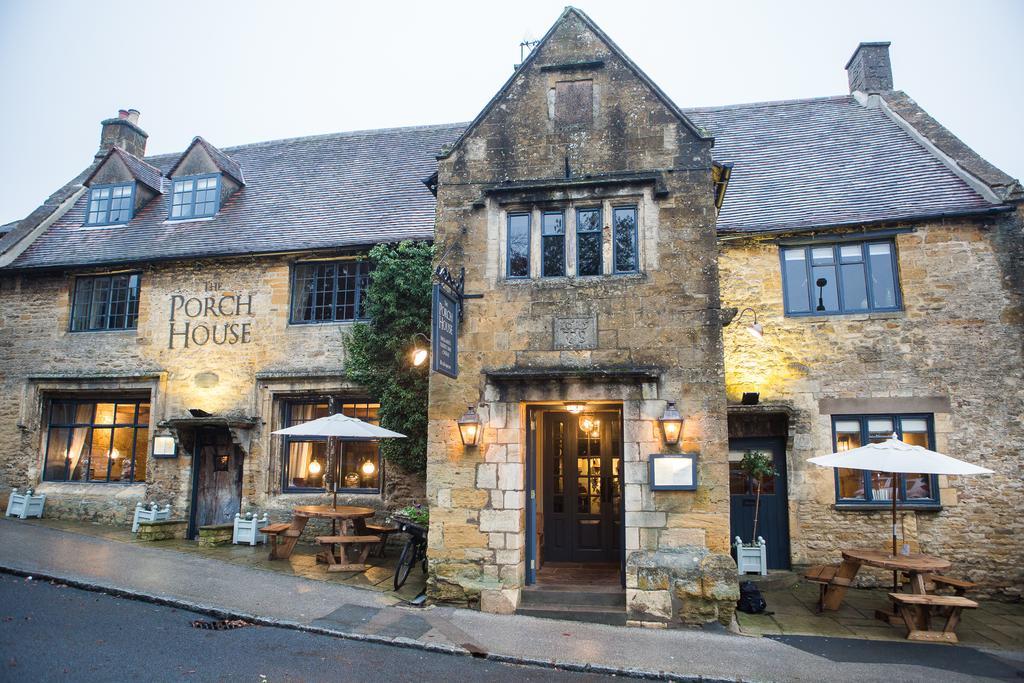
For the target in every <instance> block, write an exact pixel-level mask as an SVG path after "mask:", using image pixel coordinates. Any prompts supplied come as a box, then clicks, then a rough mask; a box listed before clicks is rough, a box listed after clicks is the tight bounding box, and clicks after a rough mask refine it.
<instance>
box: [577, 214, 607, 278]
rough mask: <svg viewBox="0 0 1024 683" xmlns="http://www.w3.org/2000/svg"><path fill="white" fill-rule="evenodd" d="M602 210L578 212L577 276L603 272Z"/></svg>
mask: <svg viewBox="0 0 1024 683" xmlns="http://www.w3.org/2000/svg"><path fill="white" fill-rule="evenodd" d="M601 228H602V225H601V209H579V210H578V211H577V212H576V274H577V275H600V274H601V272H602V267H601V266H602V263H601V260H602V256H601V252H602V246H603V245H602V239H601V233H602V230H601Z"/></svg>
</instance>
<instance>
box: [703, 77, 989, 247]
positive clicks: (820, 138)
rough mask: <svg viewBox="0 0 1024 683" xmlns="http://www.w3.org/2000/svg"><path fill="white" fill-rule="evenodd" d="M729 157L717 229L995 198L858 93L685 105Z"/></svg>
mask: <svg viewBox="0 0 1024 683" xmlns="http://www.w3.org/2000/svg"><path fill="white" fill-rule="evenodd" d="M684 111H685V113H686V114H687V116H689V117H690V118H692V119H693V120H694V121H695V122H696V123H697V124H699V125H701V126H704V127H705V128H707V129H709V130H710V131H711V132H712V133H713V134H714V135H715V147H714V149H713V150H712V156H713V158H714V159H715V161H719V162H731V163H732V164H733V169H732V177H731V178H730V180H729V188H728V190H727V191H726V194H725V204H724V205H723V207H722V210H721V212H720V213H719V216H718V230H719V232H724V233H730V232H756V231H783V230H798V229H801V228H812V227H813V228H818V227H829V226H835V225H850V224H855V223H867V222H874V221H890V220H891V221H897V220H909V219H913V218H921V217H924V216H932V215H940V214H964V213H971V212H975V211H987V210H991V209H992V207H993V205H992V204H991V203H990V202H988V201H987V200H986V199H985V198H984V197H982V196H981V195H980V194H978V193H977V192H976V191H975V190H974V189H972V188H971V187H970V186H969V185H968V184H967V183H966V182H964V181H963V180H962V179H961V178H960V177H959V176H957V175H956V174H955V173H953V172H952V171H951V170H950V169H949V168H948V167H946V166H945V165H944V164H943V163H942V162H940V161H939V159H938V158H937V157H936V156H935V155H933V154H932V153H931V152H929V151H928V150H927V149H925V147H924V146H923V145H922V144H921V143H920V142H918V141H917V140H915V139H914V138H913V137H911V135H910V134H909V133H907V132H906V131H905V130H903V129H902V128H900V127H899V126H898V125H897V124H896V123H895V122H894V121H893V120H892V119H890V118H889V117H888V116H887V115H886V114H885V112H884V111H882V110H881V109H868V108H866V107H864V106H862V105H861V104H860V103H858V102H857V100H856V99H854V97H853V96H852V95H842V96H838V97H823V98H816V99H807V100H792V101H787V102H764V103H755V104H741V105H735V106H728V107H717V108H707V109H688V110H684Z"/></svg>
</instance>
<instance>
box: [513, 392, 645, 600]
mask: <svg viewBox="0 0 1024 683" xmlns="http://www.w3.org/2000/svg"><path fill="white" fill-rule="evenodd" d="M601 406H602V408H599V409H598V410H605V411H613V412H617V413H618V415H619V468H620V469H619V496H620V498H619V500H620V501H621V503H620V505H619V580H620V581H621V583H622V585H623V586H625V585H626V486H625V481H626V477H625V461H626V452H625V451H626V442H625V438H626V429H625V428H626V425H625V407H624V406H623V404H622V402H621V401H619V402H612V403H608V404H601ZM554 408H556V406H552V405H546V404H534V405H527V406H526V448H525V453H526V585H527V586H532V585H534V584H536V583H537V566H536V563H537V557H538V552H537V551H538V548H537V504H538V501H537V455H538V453H537V433H538V431H537V430H538V429H540V428H541V425H540V424H539V423H540V420H541V419H543V412H544V411H545V410H552V409H554ZM565 412H568V411H565ZM540 504H541V505H543V501H540Z"/></svg>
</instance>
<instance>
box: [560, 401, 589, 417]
mask: <svg viewBox="0 0 1024 683" xmlns="http://www.w3.org/2000/svg"><path fill="white" fill-rule="evenodd" d="M564 406H565V409H566V410H568V411H569V412H570V413H572V414H573V415H579V414H580V413H582V412H583V411H584V409H586V407H587V404H586V402H585V401H566V402H565V404H564Z"/></svg>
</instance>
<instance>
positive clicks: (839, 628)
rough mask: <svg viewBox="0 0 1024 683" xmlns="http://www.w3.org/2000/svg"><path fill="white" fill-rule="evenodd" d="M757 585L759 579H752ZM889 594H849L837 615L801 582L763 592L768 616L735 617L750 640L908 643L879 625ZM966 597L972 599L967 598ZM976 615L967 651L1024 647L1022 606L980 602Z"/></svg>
mask: <svg viewBox="0 0 1024 683" xmlns="http://www.w3.org/2000/svg"><path fill="white" fill-rule="evenodd" d="M749 578H752V579H754V581H755V583H756V582H757V581H756V578H755V577H749ZM887 593H888V591H885V590H878V589H857V588H851V589H850V590H849V591H847V593H846V599H845V600H844V601H843V606H842V607H841V608H840V609H839V610H838V611H836V612H823V613H821V614H818V612H817V600H818V587H817V586H816V585H813V584H809V583H807V582H805V581H802V580H801V581H798V582H797V583H796V584H795V585H793V586H792V587H784V586H780V587H772V588H768V589H762V594H763V595H764V598H765V601H766V602H767V603H768V611H769V612H774V614H771V615H768V614H745V613H743V612H736V618H737V620H738V622H739V625H740V630H741V631H742V632H743V633H746V634H751V635H763V636H773V635H787V636H788V635H816V636H834V637H839V638H864V639H867V640H900V641H905V640H906V636H907V631H906V629H905V628H902V627H896V626H889V625H887V624H885V623H884V622H882V621H879V620H877V619H875V617H874V614H875V610H876V609H885V608H886V607H888V606H889V600H888V597H887ZM967 597H971V596H970V593H968V595H967ZM978 602H979V603H980V604H979V607H978V609H975V610H964V612H963V618H962V619H961V621H960V626H959V627H958V628H957V637H959V639H960V642H961V643H962V644H964V645H973V646H975V647H984V648H1013V649H1019V648H1020V647H1021V645H1022V644H1024V604H1021V603H1004V602H996V601H992V600H979V601H978Z"/></svg>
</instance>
